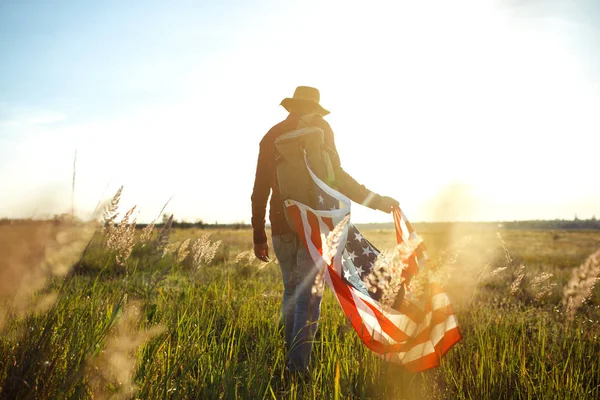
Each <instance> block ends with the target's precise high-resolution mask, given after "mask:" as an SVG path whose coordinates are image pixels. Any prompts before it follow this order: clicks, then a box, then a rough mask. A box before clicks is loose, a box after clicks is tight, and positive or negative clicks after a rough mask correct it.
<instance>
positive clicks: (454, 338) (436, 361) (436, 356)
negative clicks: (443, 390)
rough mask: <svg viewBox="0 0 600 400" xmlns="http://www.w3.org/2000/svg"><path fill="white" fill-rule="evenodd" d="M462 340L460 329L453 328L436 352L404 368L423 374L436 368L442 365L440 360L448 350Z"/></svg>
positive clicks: (437, 346)
mask: <svg viewBox="0 0 600 400" xmlns="http://www.w3.org/2000/svg"><path fill="white" fill-rule="evenodd" d="M461 338H462V336H461V334H460V330H459V329H458V327H456V328H452V329H450V330H448V331H446V333H444V337H443V338H442V340H440V341H439V343H438V344H436V345H435V347H434V348H435V352H433V353H430V354H427V355H426V356H423V357H421V358H418V359H416V360H413V361H411V362H409V363H406V364H403V366H404V367H405V368H406V369H408V370H410V371H413V372H421V371H425V370H427V369H430V368H434V367H437V366H439V365H440V359H441V358H442V356H443V355H444V354H446V352H448V350H450V349H451V348H452V346H454V345H455V344H456V343H458V341H460V339H461Z"/></svg>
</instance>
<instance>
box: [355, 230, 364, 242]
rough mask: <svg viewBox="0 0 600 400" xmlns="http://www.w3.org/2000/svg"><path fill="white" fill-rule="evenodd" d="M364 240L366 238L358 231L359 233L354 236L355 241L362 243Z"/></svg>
mask: <svg viewBox="0 0 600 400" xmlns="http://www.w3.org/2000/svg"><path fill="white" fill-rule="evenodd" d="M363 239H364V237H363V235H361V234H360V232H358V231H357V232H356V233H355V234H354V240H356V241H358V242H360V241H361V240H363Z"/></svg>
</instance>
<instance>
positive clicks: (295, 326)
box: [252, 86, 398, 373]
mask: <svg viewBox="0 0 600 400" xmlns="http://www.w3.org/2000/svg"><path fill="white" fill-rule="evenodd" d="M319 100H320V94H319V91H318V90H317V89H315V88H312V87H308V86H299V87H297V88H296V91H295V92H294V96H293V97H291V98H286V99H284V100H283V101H282V102H281V105H282V106H283V107H284V108H285V109H286V110H287V111H288V112H289V115H288V117H287V118H286V119H285V120H284V121H282V122H280V123H279V124H277V125H275V126H274V127H273V128H271V130H269V132H267V134H266V135H265V136H264V137H263V139H262V140H261V142H260V152H259V155H258V163H257V167H256V178H255V181H254V190H253V192H252V227H253V229H254V254H255V255H256V257H257V258H259V259H260V260H262V261H264V262H268V261H269V247H268V245H267V234H266V231H265V214H266V207H267V201H268V199H269V194H271V202H270V208H269V220H270V222H271V233H272V238H273V250H274V251H275V255H276V257H277V260H278V261H279V265H280V268H281V274H282V278H283V286H284V293H283V306H282V314H283V325H284V335H285V341H286V346H287V349H288V351H289V357H288V363H287V368H288V369H289V370H290V371H291V372H300V373H307V372H308V364H309V362H310V353H311V351H312V340H313V337H314V333H315V331H316V328H317V321H318V319H319V314H320V306H321V293H322V291H321V290H314V288H313V286H314V282H315V278H316V276H317V274H318V270H317V267H316V266H315V264H314V262H313V261H312V259H311V257H310V255H309V253H308V250H307V249H306V248H305V247H304V244H303V243H302V241H301V239H300V238H299V236H298V235H297V234H296V232H295V231H294V230H293V228H292V227H290V226H289V225H288V223H287V221H286V218H285V210H284V205H283V200H282V198H281V194H280V192H279V188H278V186H277V179H276V173H275V169H276V163H275V158H276V149H275V139H277V138H278V137H279V136H281V135H282V134H284V133H287V132H290V131H293V130H295V129H296V128H297V126H298V122H299V120H300V118H301V117H303V116H306V115H308V114H315V113H316V114H317V115H316V116H314V117H312V118H311V122H310V123H311V126H316V127H319V128H321V129H323V131H324V135H325V137H324V140H325V144H326V145H327V146H328V147H329V148H330V149H331V150H332V152H331V153H332V160H331V162H332V164H333V168H334V171H335V174H334V175H335V178H336V182H337V184H338V187H337V190H339V191H340V192H341V193H343V194H344V195H346V196H347V197H349V198H350V199H351V200H353V201H355V202H357V203H360V204H363V205H366V206H368V207H370V208H373V209H376V210H381V211H384V212H391V211H392V209H393V208H394V207H398V202H397V201H396V200H394V199H392V198H390V197H383V196H379V195H378V194H376V193H373V192H371V191H370V190H368V189H367V188H366V187H364V186H363V185H361V184H359V183H358V182H356V181H355V180H354V179H353V178H352V177H351V176H350V175H348V174H347V173H346V172H345V171H344V170H343V169H342V167H341V165H340V159H339V156H338V154H337V150H336V148H335V143H334V138H333V131H332V130H331V127H330V126H329V124H328V123H327V122H326V121H325V120H324V119H323V117H324V116H325V115H327V114H329V111H327V110H326V109H325V108H323V107H322V106H321V105H320V104H319ZM321 284H322V282H321Z"/></svg>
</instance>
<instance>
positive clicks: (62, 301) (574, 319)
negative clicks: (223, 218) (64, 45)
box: [0, 204, 600, 399]
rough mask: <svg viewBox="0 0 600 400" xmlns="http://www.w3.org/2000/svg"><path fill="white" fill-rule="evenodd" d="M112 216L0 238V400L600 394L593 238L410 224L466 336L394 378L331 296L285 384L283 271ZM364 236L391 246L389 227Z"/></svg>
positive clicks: (191, 236) (220, 237)
mask: <svg viewBox="0 0 600 400" xmlns="http://www.w3.org/2000/svg"><path fill="white" fill-rule="evenodd" d="M113 206H116V205H115V204H113ZM109 211H112V214H111V212H108V213H106V214H105V216H104V219H105V222H107V224H106V225H105V227H104V228H103V227H102V226H101V225H99V224H95V225H94V224H83V223H79V222H70V221H68V220H67V221H49V222H29V223H14V224H6V225H1V226H0V253H1V254H2V255H3V261H1V262H0V301H1V307H2V308H1V309H0V310H1V312H0V332H1V336H0V398H3V399H42V398H44V399H45V398H47V399H85V398H94V399H109V398H116V399H128V398H140V399H167V398H173V399H235V398H244V399H263V398H273V399H280V398H281V399H297V398H298V399H299V398H314V399H344V398H356V399H424V398H436V399H449V398H458V399H462V398H466V399H484V398H494V399H512V398H519V399H521V398H523V399H529V398H531V399H538V398H552V399H554V398H564V399H584V398H590V399H591V398H599V397H600V358H599V357H598V354H599V353H600V321H599V320H600V310H599V307H600V290H599V289H598V288H597V287H596V288H594V283H595V277H596V276H598V274H599V273H600V255H599V254H595V256H594V252H597V251H598V250H599V249H600V231H566V230H565V231H561V230H552V231H551V230H535V231H534V230H505V229H502V228H500V227H492V228H487V229H479V228H478V229H472V228H469V227H467V226H462V225H460V224H446V225H439V226H436V228H435V229H430V228H428V227H427V226H419V225H417V231H418V232H419V233H420V234H421V236H422V237H423V240H424V243H425V245H426V246H427V248H428V251H429V253H430V255H431V256H432V258H433V259H434V260H437V261H438V262H439V263H440V264H442V265H443V271H444V274H446V278H445V286H446V289H447V291H448V293H449V295H450V298H451V300H452V302H453V305H454V308H455V311H456V315H457V318H458V322H459V324H460V327H461V332H462V335H463V339H462V340H461V341H460V342H459V343H458V344H457V345H456V346H455V347H454V348H452V349H451V350H450V351H449V352H448V353H447V354H446V356H445V357H444V358H443V359H442V363H441V365H440V367H438V368H435V369H432V370H429V371H426V372H422V373H416V374H414V373H410V372H407V371H405V370H403V369H402V368H401V367H399V366H398V365H394V364H390V363H387V362H384V361H382V360H381V359H379V358H378V357H377V356H375V355H374V354H372V353H371V352H370V351H369V350H367V349H366V348H365V346H364V345H363V344H362V343H361V342H360V341H359V340H358V338H357V336H356V334H355V332H354V331H353V330H352V328H351V326H350V325H349V324H348V323H347V321H346V319H345V316H344V314H343V312H342V311H341V309H340V307H339V305H338V304H337V302H336V300H335V299H334V297H333V296H332V293H331V291H330V290H329V289H328V288H327V289H326V290H325V297H324V301H323V306H322V315H321V320H320V325H319V331H318V333H317V337H316V338H315V344H314V351H313V360H312V369H311V376H310V379H307V380H301V379H290V378H289V377H287V376H286V374H285V372H284V366H285V357H286V355H285V351H284V342H283V336H282V327H281V324H280V304H281V303H280V302H281V295H282V291H283V288H282V284H281V279H280V272H279V268H278V265H277V263H276V262H274V261H272V262H270V263H268V264H264V263H261V262H259V261H258V260H256V259H254V258H253V256H252V253H251V251H250V250H251V240H252V233H251V231H250V230H244V229H239V230H210V229H169V228H170V227H169V221H168V220H166V221H165V223H164V224H160V225H156V226H155V225H153V224H152V225H149V226H148V227H146V228H145V229H143V230H142V229H135V226H134V225H133V223H132V222H133V221H131V220H132V216H133V212H131V213H127V214H125V215H124V216H123V217H124V220H123V219H120V221H121V223H119V224H115V221H116V216H115V214H116V207H113V209H112V210H109ZM113 216H114V217H115V218H112V217H113ZM111 218H112V219H111ZM362 233H363V235H364V236H365V237H367V238H368V239H369V240H371V241H372V242H373V243H374V244H375V245H376V246H378V247H379V248H380V249H393V248H394V233H393V231H391V230H385V229H371V230H365V231H363V232H362ZM271 256H272V258H273V255H272V251H271Z"/></svg>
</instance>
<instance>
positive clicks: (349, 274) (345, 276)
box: [344, 269, 352, 279]
mask: <svg viewBox="0 0 600 400" xmlns="http://www.w3.org/2000/svg"><path fill="white" fill-rule="evenodd" d="M351 275H352V274H351V273H350V270H347V269H345V270H344V279H350V276H351Z"/></svg>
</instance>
